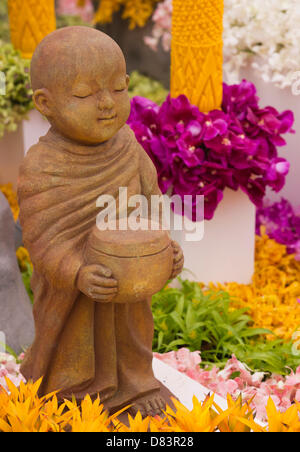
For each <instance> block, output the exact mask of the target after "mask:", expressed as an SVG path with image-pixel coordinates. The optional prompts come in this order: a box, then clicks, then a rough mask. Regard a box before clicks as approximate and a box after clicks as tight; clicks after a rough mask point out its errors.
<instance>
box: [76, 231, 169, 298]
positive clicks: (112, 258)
mask: <svg viewBox="0 0 300 452" xmlns="http://www.w3.org/2000/svg"><path fill="white" fill-rule="evenodd" d="M85 261H86V263H87V264H88V265H91V264H102V265H105V266H106V267H108V268H109V269H110V270H111V271H112V275H113V277H114V278H115V279H116V280H117V281H118V293H117V295H116V296H115V297H114V298H113V299H112V301H113V302H114V303H136V302H139V301H145V300H147V299H149V298H150V297H152V295H154V294H155V293H157V292H159V291H160V290H161V289H162V288H163V287H164V286H165V284H166V283H167V281H168V279H169V278H170V276H171V274H172V266H173V248H172V245H171V239H170V236H169V233H168V232H167V231H163V230H152V229H147V230H141V229H139V230H137V231H135V230H125V231H122V230H108V229H107V230H104V231H102V230H99V229H98V228H97V226H95V227H94V229H93V230H92V232H91V234H90V236H89V239H88V242H87V247H86V255H85Z"/></svg>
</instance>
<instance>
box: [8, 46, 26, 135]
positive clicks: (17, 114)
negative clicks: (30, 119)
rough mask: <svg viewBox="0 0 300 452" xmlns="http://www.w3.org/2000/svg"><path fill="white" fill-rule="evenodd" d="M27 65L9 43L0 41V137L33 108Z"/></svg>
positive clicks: (12, 129) (14, 127) (13, 127)
mask: <svg viewBox="0 0 300 452" xmlns="http://www.w3.org/2000/svg"><path fill="white" fill-rule="evenodd" d="M29 66H30V62H29V61H28V60H24V59H23V58H22V57H21V54H20V52H19V51H17V50H15V49H14V48H13V46H12V45H11V44H8V43H3V42H0V71H1V72H4V74H5V78H6V94H5V95H1V96H0V138H1V137H2V136H3V134H4V132H5V131H14V130H16V129H17V127H18V122H19V121H21V120H22V119H24V118H25V117H26V114H27V113H28V112H29V111H30V110H32V109H33V101H32V91H31V89H30V76H29Z"/></svg>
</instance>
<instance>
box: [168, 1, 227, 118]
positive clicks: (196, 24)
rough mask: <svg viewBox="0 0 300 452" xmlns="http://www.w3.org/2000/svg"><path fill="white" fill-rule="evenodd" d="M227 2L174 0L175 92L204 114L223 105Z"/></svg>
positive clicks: (173, 80) (172, 89) (173, 62)
mask: <svg viewBox="0 0 300 452" xmlns="http://www.w3.org/2000/svg"><path fill="white" fill-rule="evenodd" d="M223 12H224V0H184V1H182V0H173V25H172V59H171V60H172V62H171V93H172V96H174V97H176V96H178V95H180V94H185V95H186V96H187V97H188V98H189V100H190V101H191V102H192V103H193V104H194V105H197V106H198V107H199V108H200V110H201V111H203V112H208V111H210V110H213V109H215V108H220V106H221V103H222V91H223V90H222V81H223V78H222V65H223V41H222V32H223Z"/></svg>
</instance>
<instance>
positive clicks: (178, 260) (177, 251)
mask: <svg viewBox="0 0 300 452" xmlns="http://www.w3.org/2000/svg"><path fill="white" fill-rule="evenodd" d="M172 247H173V251H174V260H173V270H172V275H171V277H170V279H174V278H176V276H178V275H180V273H181V272H182V269H183V264H184V256H183V251H182V249H181V248H180V246H179V245H178V243H177V242H175V241H174V240H173V241H172Z"/></svg>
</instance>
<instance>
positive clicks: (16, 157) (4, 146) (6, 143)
mask: <svg viewBox="0 0 300 452" xmlns="http://www.w3.org/2000/svg"><path fill="white" fill-rule="evenodd" d="M28 118H29V119H27V120H24V121H22V123H20V125H19V127H18V129H17V131H16V132H6V133H5V134H4V137H3V138H1V139H0V185H2V184H7V183H9V182H11V183H12V184H13V186H14V188H16V185H17V180H18V173H19V167H20V164H21V162H22V160H23V158H24V155H25V154H26V152H27V151H28V149H29V148H30V147H31V146H32V145H33V144H35V143H37V142H38V140H39V138H40V137H41V136H43V135H45V134H46V133H47V131H48V130H49V123H48V122H47V121H46V120H45V119H44V118H43V117H42V116H41V115H40V113H39V112H38V111H36V110H32V111H31V112H30V113H29V115H28Z"/></svg>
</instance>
